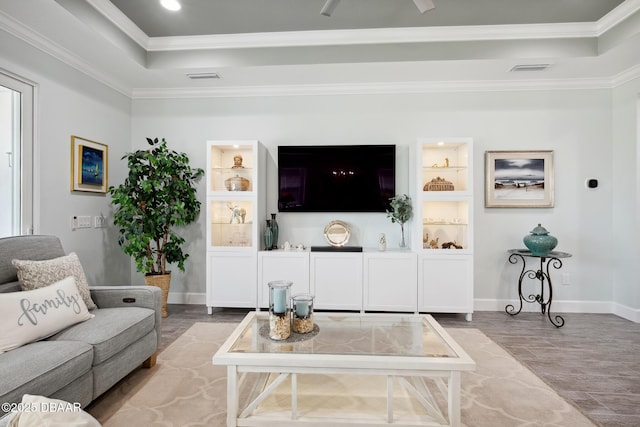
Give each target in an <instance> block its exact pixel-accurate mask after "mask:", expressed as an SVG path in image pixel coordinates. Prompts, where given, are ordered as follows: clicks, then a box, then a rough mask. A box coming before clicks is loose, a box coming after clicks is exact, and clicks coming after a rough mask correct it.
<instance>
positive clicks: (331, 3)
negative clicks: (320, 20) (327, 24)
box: [320, 0, 340, 16]
mask: <svg viewBox="0 0 640 427" xmlns="http://www.w3.org/2000/svg"><path fill="white" fill-rule="evenodd" d="M338 3H340V0H327V2H326V3H325V4H324V6H322V10H321V11H320V14H321V15H324V16H331V14H332V13H333V10H334V9H335V8H336V6H338Z"/></svg>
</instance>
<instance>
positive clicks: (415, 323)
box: [229, 312, 457, 357]
mask: <svg viewBox="0 0 640 427" xmlns="http://www.w3.org/2000/svg"><path fill="white" fill-rule="evenodd" d="M248 316H253V318H252V319H251V320H250V321H249V322H247V323H246V324H245V327H244V329H243V330H242V331H241V332H240V333H239V335H238V337H237V339H236V340H235V341H234V342H233V343H232V345H231V346H230V348H229V353H235V354H238V353H254V354H256V353H269V354H274V353H289V354H291V353H300V354H317V355H319V354H331V355H335V354H340V355H371V356H403V357H457V354H456V352H455V351H454V350H453V349H452V348H451V346H450V345H449V344H447V342H446V340H445V339H444V338H443V336H442V334H441V333H440V332H439V329H441V328H440V327H439V325H437V323H436V322H435V320H433V318H431V316H419V315H385V314H381V315H376V314H367V315H360V314H354V313H347V314H335V313H333V314H329V313H327V314H324V313H315V314H314V316H313V320H314V324H315V326H316V328H315V331H314V333H309V334H295V333H292V335H291V337H289V338H288V339H287V340H284V341H276V340H273V339H271V338H269V334H268V328H269V320H268V313H267V312H253V313H250V314H249V315H248Z"/></svg>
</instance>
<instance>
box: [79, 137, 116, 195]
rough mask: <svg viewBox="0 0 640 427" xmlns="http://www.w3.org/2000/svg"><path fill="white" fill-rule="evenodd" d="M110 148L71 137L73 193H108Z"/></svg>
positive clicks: (84, 139) (88, 140)
mask: <svg viewBox="0 0 640 427" xmlns="http://www.w3.org/2000/svg"><path fill="white" fill-rule="evenodd" d="M108 178H109V146H107V145H106V144H101V143H99V142H96V141H91V140H90V139H86V138H81V137H79V136H75V135H72V136H71V191H85V192H90V193H103V194H104V193H106V192H107V188H108V185H109V182H108Z"/></svg>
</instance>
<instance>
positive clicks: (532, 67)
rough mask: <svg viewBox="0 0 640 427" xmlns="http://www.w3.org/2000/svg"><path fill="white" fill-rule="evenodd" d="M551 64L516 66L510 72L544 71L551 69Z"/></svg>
mask: <svg viewBox="0 0 640 427" xmlns="http://www.w3.org/2000/svg"><path fill="white" fill-rule="evenodd" d="M550 66H551V64H518V65H514V66H513V68H511V69H510V70H509V72H513V71H544V70H546V69H547V68H549V67H550Z"/></svg>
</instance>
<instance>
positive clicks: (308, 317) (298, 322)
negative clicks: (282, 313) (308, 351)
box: [291, 294, 313, 334]
mask: <svg viewBox="0 0 640 427" xmlns="http://www.w3.org/2000/svg"><path fill="white" fill-rule="evenodd" d="M291 305H292V307H291V312H292V319H293V320H292V327H293V332H295V333H298V334H308V333H309V332H311V331H313V295H309V294H302V295H294V296H293V298H291Z"/></svg>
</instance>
